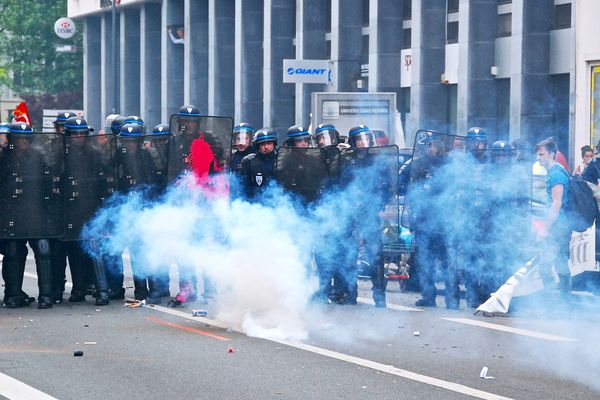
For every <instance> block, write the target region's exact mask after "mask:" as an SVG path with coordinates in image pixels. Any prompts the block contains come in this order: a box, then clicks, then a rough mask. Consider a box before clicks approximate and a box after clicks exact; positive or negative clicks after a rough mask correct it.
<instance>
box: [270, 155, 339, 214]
mask: <svg viewBox="0 0 600 400" xmlns="http://www.w3.org/2000/svg"><path fill="white" fill-rule="evenodd" d="M338 162H339V150H338V149H337V148H334V147H333V148H330V149H328V148H300V147H282V148H280V149H279V150H278V153H277V169H276V172H275V179H276V180H277V182H278V183H279V184H280V185H281V186H282V187H283V188H284V189H285V190H286V191H289V192H291V193H294V194H296V195H298V196H299V197H300V198H301V199H302V201H303V202H314V201H316V200H318V199H319V198H320V196H321V195H322V194H323V193H324V192H325V191H326V190H327V189H328V188H329V187H331V185H332V184H334V183H335V177H336V175H337V170H338V167H337V164H338Z"/></svg>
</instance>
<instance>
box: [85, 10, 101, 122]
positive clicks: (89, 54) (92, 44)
mask: <svg viewBox="0 0 600 400" xmlns="http://www.w3.org/2000/svg"><path fill="white" fill-rule="evenodd" d="M100 24H101V19H100V17H88V18H86V19H85V24H84V30H83V46H84V48H85V51H84V52H83V57H84V58H83V94H84V97H83V110H84V113H85V117H86V119H87V122H88V124H90V125H92V126H95V127H96V128H97V129H100V128H101V127H102V124H103V119H102V116H101V114H100V109H101V96H100V93H101V91H102V90H101V74H102V63H101V54H100V35H101V26H100Z"/></svg>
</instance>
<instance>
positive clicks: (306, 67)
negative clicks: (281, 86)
mask: <svg viewBox="0 0 600 400" xmlns="http://www.w3.org/2000/svg"><path fill="white" fill-rule="evenodd" d="M330 79H331V65H330V62H329V60H292V59H287V60H283V82H284V83H328V82H329V81H330Z"/></svg>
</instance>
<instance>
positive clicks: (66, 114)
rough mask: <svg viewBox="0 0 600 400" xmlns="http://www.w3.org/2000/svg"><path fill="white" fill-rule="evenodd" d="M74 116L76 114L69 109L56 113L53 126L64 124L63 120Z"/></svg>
mask: <svg viewBox="0 0 600 400" xmlns="http://www.w3.org/2000/svg"><path fill="white" fill-rule="evenodd" d="M75 116H76V114H75V113H74V112H71V111H65V112H61V113H58V115H57V116H56V119H55V120H54V127H57V126H64V125H65V122H66V121H67V120H68V119H69V118H71V117H75Z"/></svg>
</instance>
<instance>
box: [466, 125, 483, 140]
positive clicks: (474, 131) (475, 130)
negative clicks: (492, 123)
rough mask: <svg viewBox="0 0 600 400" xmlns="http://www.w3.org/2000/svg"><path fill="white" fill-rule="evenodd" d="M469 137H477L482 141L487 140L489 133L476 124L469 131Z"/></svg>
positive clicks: (476, 138)
mask: <svg viewBox="0 0 600 400" xmlns="http://www.w3.org/2000/svg"><path fill="white" fill-rule="evenodd" d="M467 139H475V140H477V141H480V142H486V141H487V134H486V132H485V130H484V129H483V128H480V127H478V126H474V127H472V128H469V130H468V131H467Z"/></svg>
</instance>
